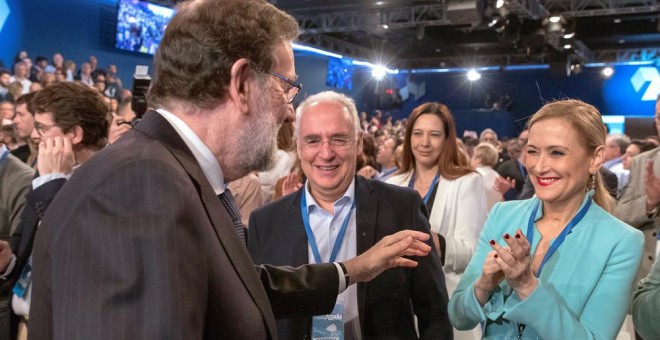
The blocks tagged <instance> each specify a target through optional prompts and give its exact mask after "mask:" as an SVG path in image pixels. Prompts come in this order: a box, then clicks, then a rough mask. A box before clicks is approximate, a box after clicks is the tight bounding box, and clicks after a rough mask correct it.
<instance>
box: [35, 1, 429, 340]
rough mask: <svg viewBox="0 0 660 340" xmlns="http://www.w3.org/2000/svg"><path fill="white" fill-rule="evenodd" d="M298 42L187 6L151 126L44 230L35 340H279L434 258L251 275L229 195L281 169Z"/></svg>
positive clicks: (279, 25) (263, 22)
mask: <svg viewBox="0 0 660 340" xmlns="http://www.w3.org/2000/svg"><path fill="white" fill-rule="evenodd" d="M297 35H298V27H297V23H296V21H295V19H293V18H292V17H291V16H289V15H287V14H286V13H284V12H281V11H280V10H278V9H276V8H275V7H274V6H273V5H272V4H270V3H268V2H267V1H263V0H223V1H217V0H195V1H188V2H183V3H181V4H180V5H179V6H178V8H177V13H176V14H175V16H174V17H173V18H172V20H171V21H170V22H169V24H168V26H167V29H166V30H165V33H164V35H163V38H162V40H161V44H160V46H159V48H158V52H157V53H156V56H155V58H154V76H153V83H152V84H151V88H150V90H149V94H148V101H149V106H150V107H151V108H153V110H150V111H148V112H147V113H146V114H145V115H144V116H143V118H142V120H141V121H140V123H138V124H137V125H136V126H135V128H133V129H132V130H131V131H129V132H127V133H126V134H125V135H124V136H122V137H121V138H120V139H119V140H118V141H117V142H115V143H113V144H111V145H110V146H108V147H106V148H104V149H103V150H101V151H99V152H98V153H97V154H96V155H95V156H94V157H93V158H92V159H91V160H89V161H88V162H86V163H85V164H84V166H82V167H80V168H79V169H77V170H76V172H75V173H74V174H73V176H72V177H71V178H70V179H69V180H68V181H67V184H66V185H65V186H64V187H63V188H62V190H60V192H59V193H58V195H57V197H56V198H55V199H54V200H53V202H52V203H51V205H50V208H49V210H48V211H47V212H46V214H45V216H44V218H43V220H42V223H41V226H40V229H39V233H38V235H37V238H36V240H35V245H34V268H35V270H34V275H33V290H32V292H33V298H32V303H31V309H32V313H31V315H30V334H31V336H32V337H33V338H34V339H250V340H254V339H257V340H258V339H274V338H276V337H277V334H276V333H277V332H276V330H275V316H276V315H277V316H278V317H288V316H300V315H313V314H326V313H329V312H330V311H331V310H332V307H333V306H334V303H335V300H336V298H337V294H339V293H340V292H341V291H343V290H344V289H345V288H346V286H349V285H350V284H352V283H355V282H364V281H369V280H371V279H373V278H374V277H375V276H377V275H378V274H379V273H381V272H383V271H384V270H386V269H389V268H392V267H395V266H408V267H410V266H415V265H416V262H415V261H413V260H411V259H408V258H405V257H403V256H421V255H424V254H428V252H429V251H430V250H431V247H429V246H428V245H427V244H425V243H424V242H423V241H428V239H429V238H428V235H427V234H425V233H421V232H417V231H412V230H409V231H404V232H400V233H397V234H395V235H390V236H388V237H385V238H384V239H383V241H382V242H379V243H378V244H377V245H376V246H374V247H372V248H371V249H370V250H368V251H366V252H365V253H364V254H362V255H361V256H358V257H356V258H353V259H350V260H347V261H345V262H336V263H329V264H321V265H309V266H304V267H300V268H291V267H285V268H278V267H272V266H254V264H253V262H252V261H251V259H250V255H249V253H248V251H247V248H246V246H245V243H244V241H243V239H242V237H244V229H243V225H242V222H241V221H240V214H239V213H238V212H237V207H236V205H235V204H234V199H233V196H232V195H231V193H230V192H228V191H227V190H226V189H225V183H228V182H230V181H232V180H235V179H238V178H240V177H243V176H244V175H246V174H247V173H249V172H250V171H257V170H261V169H264V168H266V167H267V166H269V165H270V163H271V161H272V159H273V156H274V153H275V141H276V136H277V131H278V130H279V127H280V125H281V124H282V122H283V121H285V120H287V119H291V118H292V115H293V107H292V105H291V104H290V103H291V102H292V101H293V100H294V98H295V94H296V93H297V92H298V90H299V87H296V86H294V85H292V84H291V83H294V82H295V81H294V80H295V79H296V73H295V67H294V63H293V50H292V48H291V41H292V40H293V39H295V38H296V37H297ZM271 72H272V73H271ZM283 78H286V79H283ZM287 80H289V81H287ZM39 121H40V122H41V123H42V124H45V125H51V124H56V122H52V123H51V122H48V121H41V120H39ZM55 128H56V127H53V128H51V129H55Z"/></svg>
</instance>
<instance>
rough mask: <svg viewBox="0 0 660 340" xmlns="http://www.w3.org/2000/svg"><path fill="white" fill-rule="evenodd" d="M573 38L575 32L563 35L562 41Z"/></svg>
mask: <svg viewBox="0 0 660 340" xmlns="http://www.w3.org/2000/svg"><path fill="white" fill-rule="evenodd" d="M574 36H575V32H571V33H566V34H564V39H571V38H573V37H574Z"/></svg>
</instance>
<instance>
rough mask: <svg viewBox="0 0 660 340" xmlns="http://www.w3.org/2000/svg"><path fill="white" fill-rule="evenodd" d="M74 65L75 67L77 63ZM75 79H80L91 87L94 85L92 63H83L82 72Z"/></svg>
mask: <svg viewBox="0 0 660 340" xmlns="http://www.w3.org/2000/svg"><path fill="white" fill-rule="evenodd" d="M73 67H75V64H74V65H73ZM74 79H75V80H79V81H81V82H82V83H83V84H85V85H88V86H90V87H91V86H94V78H93V77H92V65H90V64H89V63H88V62H84V63H82V66H81V67H80V72H79V73H78V75H77V76H76V77H75V78H74Z"/></svg>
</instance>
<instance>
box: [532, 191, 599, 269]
mask: <svg viewBox="0 0 660 340" xmlns="http://www.w3.org/2000/svg"><path fill="white" fill-rule="evenodd" d="M591 201H592V199H591V197H589V199H588V200H587V203H586V204H585V205H584V207H582V209H580V211H578V213H577V214H576V215H575V217H573V219H572V220H571V221H570V222H568V224H567V225H566V227H565V228H564V230H562V232H561V233H560V234H559V236H557V238H556V239H555V241H554V242H552V244H551V245H550V249H548V251H547V252H546V253H545V256H543V261H541V265H540V266H539V269H538V270H537V271H536V277H540V276H541V270H543V266H544V265H545V263H546V262H548V259H549V258H550V256H552V254H554V252H555V251H556V250H557V248H559V246H560V245H561V244H562V243H563V242H564V239H565V238H566V236H567V235H568V234H570V233H571V231H572V230H573V228H575V226H576V225H577V224H578V223H580V221H581V220H582V218H583V217H584V215H586V214H587V210H589V207H590V206H591ZM538 210H539V203H536V206H535V207H534V210H533V211H532V214H531V215H530V216H529V222H527V241H528V242H529V244H530V246H531V245H532V240H533V239H534V219H535V218H536V213H537V212H538Z"/></svg>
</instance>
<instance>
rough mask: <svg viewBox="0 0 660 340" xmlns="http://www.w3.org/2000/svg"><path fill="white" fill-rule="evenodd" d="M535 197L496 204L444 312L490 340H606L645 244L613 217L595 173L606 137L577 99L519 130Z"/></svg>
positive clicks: (546, 109) (552, 106)
mask: <svg viewBox="0 0 660 340" xmlns="http://www.w3.org/2000/svg"><path fill="white" fill-rule="evenodd" d="M527 124H528V126H529V136H528V137H529V138H528V144H527V147H526V151H527V155H526V157H525V166H526V168H527V170H528V171H529V176H530V177H531V180H532V183H533V185H534V187H535V189H536V197H534V198H531V199H528V200H518V201H511V202H505V203H500V204H497V205H495V207H494V208H493V210H492V211H491V212H490V214H489V216H488V221H487V222H486V227H484V231H483V232H482V233H481V236H480V238H479V245H478V246H477V251H476V252H475V255H474V256H473V258H472V260H471V261H470V264H469V266H468V268H467V269H466V271H465V275H464V276H463V278H462V279H461V282H460V284H459V286H458V289H457V290H456V292H455V293H454V295H453V296H452V298H451V300H450V303H449V315H450V317H451V320H452V323H453V325H454V326H455V327H457V328H459V329H470V328H472V327H474V326H475V325H478V324H479V323H482V324H483V325H484V334H483V336H484V337H485V338H493V339H513V338H517V339H614V338H615V336H616V335H617V332H618V331H619V329H620V327H621V325H622V323H623V320H624V318H625V315H626V311H627V308H628V305H629V302H630V296H631V294H632V283H633V279H634V277H635V273H636V272H637V268H638V267H639V263H640V261H641V253H642V244H643V236H642V234H641V233H640V232H639V231H638V230H635V229H634V228H632V227H630V226H629V225H627V224H625V223H623V222H621V221H620V220H618V219H617V218H616V217H614V216H612V215H611V214H610V212H609V211H611V210H612V209H613V207H614V200H613V198H612V197H611V196H610V195H609V193H608V192H607V190H606V189H605V187H604V185H603V181H602V178H601V175H600V173H599V172H598V169H599V168H600V167H601V166H602V163H603V159H604V156H603V154H604V148H605V147H604V144H605V136H606V132H605V128H604V126H603V124H602V120H601V116H600V113H599V112H598V110H597V109H596V108H595V107H593V106H591V105H589V104H586V103H584V102H581V101H578V100H562V101H557V102H553V103H549V104H546V105H545V106H543V107H542V108H541V109H540V110H539V111H538V112H536V113H535V114H534V116H532V118H531V119H530V120H529V122H528V123H527Z"/></svg>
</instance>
